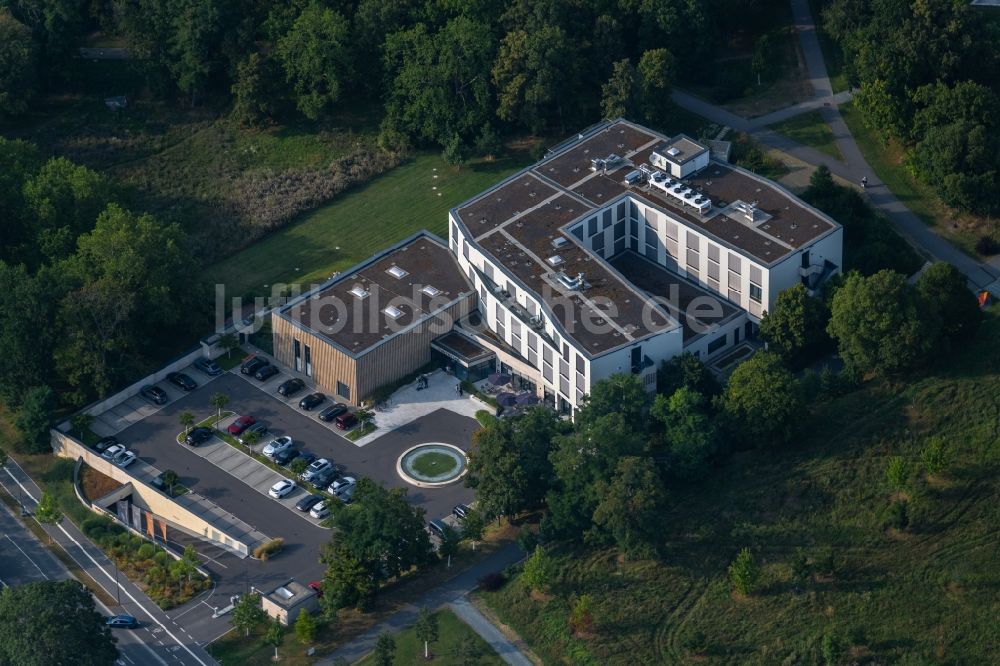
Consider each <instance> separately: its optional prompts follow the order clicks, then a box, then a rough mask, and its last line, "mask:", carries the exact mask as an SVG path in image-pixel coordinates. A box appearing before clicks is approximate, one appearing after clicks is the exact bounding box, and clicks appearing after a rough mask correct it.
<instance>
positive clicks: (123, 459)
mask: <svg viewBox="0 0 1000 666" xmlns="http://www.w3.org/2000/svg"><path fill="white" fill-rule="evenodd" d="M137 457H138V456H136V455H135V453H133V452H132V451H122V452H121V453H119V454H118V455H116V456H115V457H114V459H113V460H112V462H113V463H114V464H116V465H118V466H119V467H121V468H122V469H125V468H126V467H128V466H129V465H131V464H132V463H134V462H135V459H136V458H137Z"/></svg>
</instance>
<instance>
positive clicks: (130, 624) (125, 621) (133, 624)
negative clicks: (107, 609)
mask: <svg viewBox="0 0 1000 666" xmlns="http://www.w3.org/2000/svg"><path fill="white" fill-rule="evenodd" d="M105 624H106V625H108V626H109V627H111V628H112V629H135V628H137V627H140V626H142V625H141V624H139V620H137V619H135V618H134V617H132V616H131V615H112V616H111V617H109V618H108V619H107V620H106V621H105Z"/></svg>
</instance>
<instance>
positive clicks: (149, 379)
mask: <svg viewBox="0 0 1000 666" xmlns="http://www.w3.org/2000/svg"><path fill="white" fill-rule="evenodd" d="M204 355H205V354H204V351H203V350H202V347H201V345H198V347H196V348H195V349H192V350H191V351H189V352H187V353H186V354H184V355H183V356H179V357H177V358H176V359H174V360H173V361H171V362H170V363H169V364H167V365H165V366H163V367H162V368H160V369H159V370H157V371H156V372H154V373H153V374H151V375H148V376H146V377H143V378H142V379H140V380H139V381H137V382H135V383H134V384H131V385H129V386H127V387H126V388H124V389H122V390H121V391H119V392H118V393H115V394H114V395H113V396H111V397H109V398H105V399H104V400H100V401H98V402H95V403H92V404H90V405H88V406H87V407H85V408H84V409H83V410H82V411H83V412H86V413H87V414H93V415H95V416H96V415H97V414H103V413H104V412H106V411H108V410H109V409H111V408H112V407H116V406H117V405H120V404H121V403H123V402H125V401H126V400H128V399H129V398H131V397H132V396H134V395H138V393H139V391H140V390H141V389H142V387H143V386H145V385H146V384H155V383H157V382H160V381H163V380H164V379H166V378H167V375H169V374H170V373H171V372H178V371H179V370H183V369H184V368H186V367H188V366H189V365H191V364H192V363H194V361H195V359H198V358H201V357H202V356H204Z"/></svg>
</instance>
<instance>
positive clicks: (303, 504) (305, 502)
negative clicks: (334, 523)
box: [295, 494, 326, 513]
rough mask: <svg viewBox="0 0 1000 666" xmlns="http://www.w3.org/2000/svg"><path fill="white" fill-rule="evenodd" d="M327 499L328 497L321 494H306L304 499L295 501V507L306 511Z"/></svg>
mask: <svg viewBox="0 0 1000 666" xmlns="http://www.w3.org/2000/svg"><path fill="white" fill-rule="evenodd" d="M325 499H326V497H325V496H323V495H320V494H316V495H306V496H305V497H303V498H302V499H300V500H299V501H298V502H296V503H295V508H296V509H297V510H299V511H301V512H303V513H305V512H306V511H308V510H309V509H311V508H313V507H314V506H316V505H317V504H319V503H320V502H322V501H323V500H325Z"/></svg>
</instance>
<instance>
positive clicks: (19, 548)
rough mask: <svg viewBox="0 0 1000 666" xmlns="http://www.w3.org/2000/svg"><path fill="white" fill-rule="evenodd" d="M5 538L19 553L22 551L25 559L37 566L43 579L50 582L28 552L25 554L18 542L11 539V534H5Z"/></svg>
mask: <svg viewBox="0 0 1000 666" xmlns="http://www.w3.org/2000/svg"><path fill="white" fill-rule="evenodd" d="M4 536H5V537H7V541H10V542H11V543H12V544H14V547H15V548H17V549H18V550H19V551H21V554H22V555H24V559H26V560H28V561H29V562H31V563H32V564H33V565H34V566H35V568H36V569H38V573H40V574H42V578H44V579H45V580H49V577H48V575H46V573H45V572H44V571H42V568H41V567H40V566H38V563H37V562H35V561H34V560H33V559H31V558H30V557H28V554H27V553H26V552H24V549H23V548H21V547H20V546H18V545H17V542H16V541H14V540H13V539H11V538H10V535H9V534H4Z"/></svg>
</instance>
